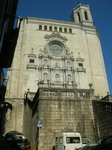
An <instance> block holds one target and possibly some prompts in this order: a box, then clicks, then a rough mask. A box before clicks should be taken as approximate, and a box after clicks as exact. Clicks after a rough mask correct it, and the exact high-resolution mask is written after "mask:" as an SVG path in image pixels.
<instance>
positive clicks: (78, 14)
mask: <svg viewBox="0 0 112 150" xmlns="http://www.w3.org/2000/svg"><path fill="white" fill-rule="evenodd" d="M77 16H78V19H79V22H81V18H80V13H79V12H78V13H77Z"/></svg>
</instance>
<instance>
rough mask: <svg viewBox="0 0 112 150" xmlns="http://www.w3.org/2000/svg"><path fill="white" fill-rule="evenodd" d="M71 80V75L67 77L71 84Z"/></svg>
mask: <svg viewBox="0 0 112 150" xmlns="http://www.w3.org/2000/svg"><path fill="white" fill-rule="evenodd" d="M71 79H72V77H71V74H68V75H67V81H69V82H70V81H71Z"/></svg>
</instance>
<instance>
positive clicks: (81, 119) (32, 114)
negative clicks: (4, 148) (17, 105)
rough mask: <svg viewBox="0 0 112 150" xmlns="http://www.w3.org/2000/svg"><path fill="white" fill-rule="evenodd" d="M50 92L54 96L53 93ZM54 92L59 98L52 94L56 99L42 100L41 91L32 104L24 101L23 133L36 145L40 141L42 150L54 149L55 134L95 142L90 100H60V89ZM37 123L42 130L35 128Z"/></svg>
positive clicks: (68, 98)
mask: <svg viewBox="0 0 112 150" xmlns="http://www.w3.org/2000/svg"><path fill="white" fill-rule="evenodd" d="M47 90H48V89H47ZM51 91H52V92H54V91H53V89H52V90H51ZM55 91H56V89H55ZM68 91H70V90H68ZM56 92H57V93H58V94H57V95H58V96H56V95H55V92H54V95H55V96H52V95H48V96H45V95H43V93H44V90H42V89H41V90H40V91H39V95H38V96H37V98H34V100H33V101H31V100H28V99H26V113H25V116H24V117H25V118H24V121H25V122H24V133H25V134H26V136H27V137H28V138H29V139H30V141H32V142H36V143H38V141H39V148H40V149H41V150H47V149H50V150H51V149H52V148H53V146H54V145H55V133H56V132H60V131H78V132H80V133H81V135H82V136H86V137H88V138H89V139H91V140H92V139H94V138H95V136H94V116H93V109H92V101H91V99H87V98H81V97H79V98H78V97H75V98H73V97H70V96H68V97H64V96H63V97H61V96H59V95H60V93H62V92H61V89H60V90H59V89H58V90H57V91H56ZM34 101H35V102H34ZM38 120H41V121H42V128H38V127H37V122H38ZM25 126H26V127H25Z"/></svg>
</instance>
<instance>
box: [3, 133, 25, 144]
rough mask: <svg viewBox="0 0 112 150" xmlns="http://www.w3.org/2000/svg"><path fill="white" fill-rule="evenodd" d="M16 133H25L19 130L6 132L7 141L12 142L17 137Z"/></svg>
mask: <svg viewBox="0 0 112 150" xmlns="http://www.w3.org/2000/svg"><path fill="white" fill-rule="evenodd" d="M16 135H19V136H20V135H21V136H22V135H23V134H22V133H20V132H18V131H10V132H8V133H6V135H5V142H11V141H12V140H13V139H14V138H15V136H16Z"/></svg>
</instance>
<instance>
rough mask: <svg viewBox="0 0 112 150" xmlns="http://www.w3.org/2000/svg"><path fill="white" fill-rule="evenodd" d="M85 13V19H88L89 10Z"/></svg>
mask: <svg viewBox="0 0 112 150" xmlns="http://www.w3.org/2000/svg"><path fill="white" fill-rule="evenodd" d="M84 15H85V20H88V14H87V11H85V12H84Z"/></svg>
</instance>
